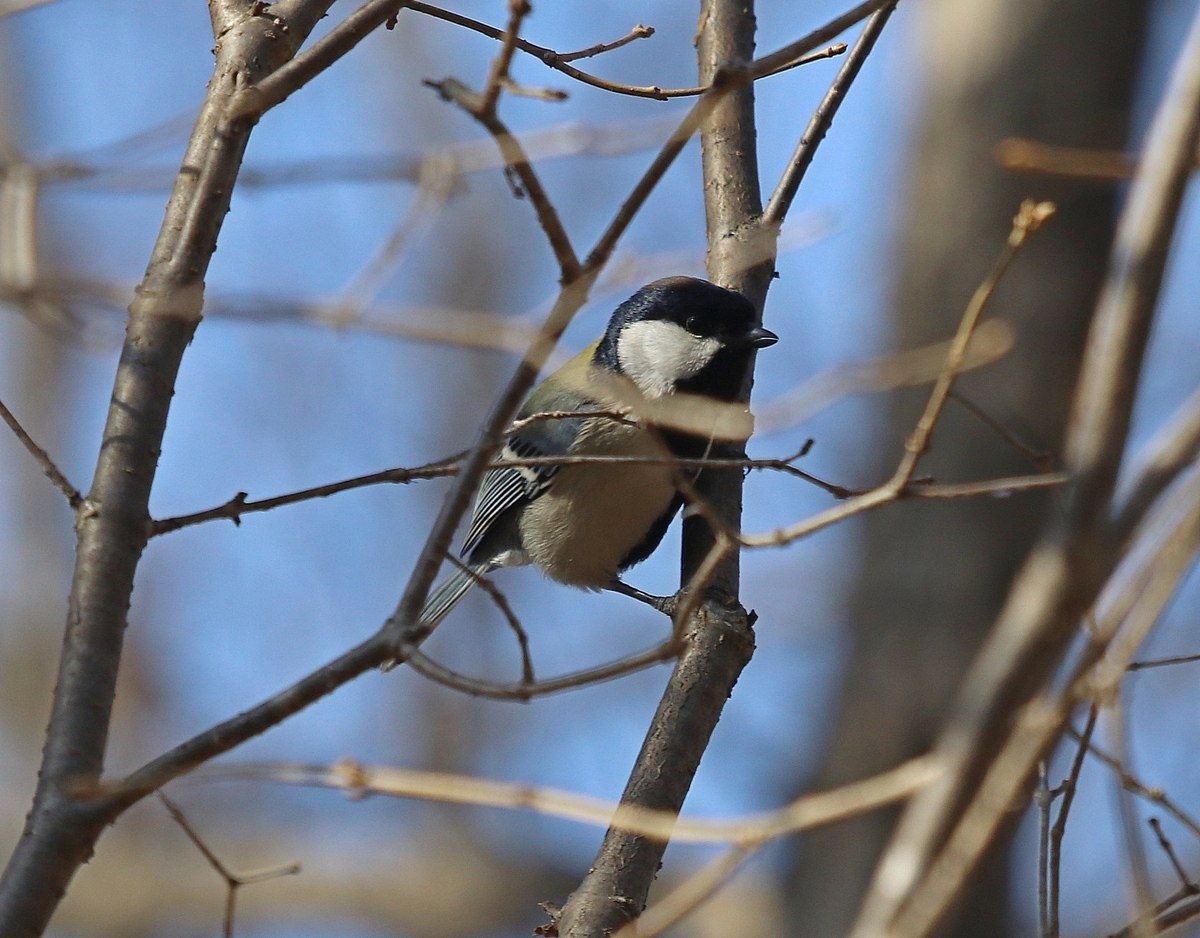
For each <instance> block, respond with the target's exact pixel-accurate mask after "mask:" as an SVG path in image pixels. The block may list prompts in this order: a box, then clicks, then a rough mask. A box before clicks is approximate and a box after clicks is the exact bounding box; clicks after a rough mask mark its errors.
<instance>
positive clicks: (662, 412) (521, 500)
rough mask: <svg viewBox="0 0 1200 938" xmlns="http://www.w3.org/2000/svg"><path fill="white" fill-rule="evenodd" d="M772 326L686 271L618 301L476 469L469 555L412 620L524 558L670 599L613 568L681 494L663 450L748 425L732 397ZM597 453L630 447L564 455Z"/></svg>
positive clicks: (707, 446)
mask: <svg viewBox="0 0 1200 938" xmlns="http://www.w3.org/2000/svg"><path fill="white" fill-rule="evenodd" d="M778 338H779V337H778V336H777V335H775V333H773V332H771V331H769V330H768V329H765V328H763V326H762V325H761V324H760V322H759V318H758V314H757V312H756V310H755V308H754V306H753V304H752V303H751V302H750V301H749V300H748V299H746V297H745V296H743V295H742V294H740V293H737V292H735V291H733V290H728V289H726V288H724V287H720V286H717V285H716V284H713V283H710V282H709V281H707V280H701V279H698V278H694V277H682V276H675V277H667V278H664V279H661V280H656V281H654V282H653V283H650V284H647V285H646V286H644V287H642V288H641V289H640V290H638V291H637V292H636V293H634V294H633V296H631V297H630V298H629V299H627V300H625V302H623V303H621V304H620V305H619V306H618V307H617V308H616V310H615V311H614V312H613V314H612V317H611V318H610V320H609V323H608V326H607V328H606V329H605V332H604V335H603V336H602V337H601V338H600V339H598V340H597V341H595V342H593V343H592V344H591V345H589V346H588V347H587V348H585V349H584V350H583V351H582V352H580V353H579V354H578V355H576V356H575V357H574V358H572V359H571V360H570V361H568V362H567V363H566V364H564V365H563V366H562V367H561V368H559V369H558V370H557V371H555V372H553V373H552V374H551V375H549V376H548V377H547V378H545V379H544V380H543V381H542V382H541V384H539V385H538V386H537V387H536V388H535V389H534V390H533V392H532V393H531V394H530V395H529V397H528V399H527V400H526V401H525V403H524V404H523V405H522V406H521V408H520V410H519V411H518V412H517V424H516V425H517V426H518V429H517V430H516V432H514V433H512V434H511V435H510V436H509V437H508V439H507V441H506V442H505V444H504V445H503V447H502V448H501V450H500V452H499V454H498V456H497V459H496V460H495V461H494V462H493V464H492V466H491V467H490V468H489V469H488V470H487V471H486V472H485V474H484V476H483V478H482V480H481V482H480V486H479V490H478V492H477V494H476V496H475V502H474V507H473V509H472V514H471V521H470V524H469V526H468V530H467V534H466V538H465V540H464V543H463V547H462V553H461V556H462V558H463V559H462V561H461V562H460V563H458V564H457V567H458V569H457V570H455V571H454V572H453V573H452V574H450V576H449V577H448V578H447V579H446V580H445V581H444V582H443V583H442V584H441V585H440V586H438V587H437V588H436V589H434V590H433V591H432V592H431V593H430V595H429V597H428V599H427V600H426V602H425V605H424V608H423V609H422V612H421V615H420V619H419V621H420V623H421V624H422V625H423V626H424V627H425V628H426V629H429V628H433V627H434V626H436V625H437V624H438V623H439V622H440V621H441V620H442V619H443V618H444V617H445V616H446V615H447V614H448V613H449V612H450V610H451V609H452V608H453V607H454V606H455V604H456V603H457V602H458V601H459V600H460V599H461V598H462V597H463V596H464V595H465V594H466V593H467V591H468V590H469V589H470V588H471V587H472V586H473V585H474V584H475V583H476V582H477V581H478V580H479V579H480V578H481V577H483V576H486V575H487V574H489V573H491V572H492V571H494V570H496V569H498V568H501V567H514V566H525V565H529V564H532V565H533V566H535V567H537V568H539V569H540V570H541V571H542V572H543V573H545V574H546V575H547V576H548V577H550V578H551V579H552V580H556V581H558V582H560V583H565V584H568V585H570V586H575V587H581V588H583V589H587V590H605V589H607V590H614V591H616V592H619V593H624V594H626V595H629V596H632V597H634V598H636V599H640V600H642V601H644V602H648V603H650V604H651V605H654V606H656V608H659V609H664V608H665V607H664V606H663V603H665V602H666V598H664V597H655V596H651V595H649V594H647V593H644V592H642V591H641V590H638V589H636V588H634V587H631V586H629V585H628V584H626V583H624V582H623V581H622V580H621V579H620V574H621V573H622V572H623V571H624V570H626V569H627V568H628V567H631V566H633V565H634V564H636V563H639V562H640V561H642V560H645V559H646V558H647V557H648V556H649V555H650V554H651V553H652V552H653V551H654V550H655V548H657V547H658V545H659V543H660V542H661V541H662V539H663V536H664V535H665V534H666V531H667V528H668V527H669V526H670V523H671V521H672V519H673V518H674V517H675V515H676V514H677V513H678V511H679V509H680V508H681V507H682V506H683V503H684V496H683V494H682V493H681V491H680V488H681V485H680V481H679V478H680V477H679V468H678V467H677V466H675V465H673V464H672V458H671V457H674V458H685V459H696V458H701V457H704V456H706V455H708V454H710V453H711V451H712V447H713V445H714V440H716V439H721V438H723V439H725V440H727V441H728V440H734V441H736V442H738V443H739V444H742V443H744V442H745V440H746V439H748V438H749V436H750V429H749V419H750V418H749V414H748V413H747V411H746V408H745V405H744V404H742V403H739V402H738V400H737V399H738V397H739V395H740V392H741V389H742V385H743V382H744V379H745V375H746V372H747V369H748V367H749V361H750V356H751V354H752V353H753V352H754V351H755V350H757V349H763V348H766V347H768V346H771V345H774V344H775V343H776V342H777V341H778ZM539 415H547V417H546V419H539ZM530 418H532V419H530ZM605 456H618V457H627V458H628V459H627V460H626V461H620V460H615V461H611V462H607V463H605V462H601V461H593V462H582V461H580V462H574V463H572V462H571V458H572V457H605ZM556 459H561V460H563V461H562V462H561V463H555V462H554V460H556ZM530 460H544V461H541V462H538V463H536V464H531V463H530V462H529V461H530ZM632 460H640V461H632ZM507 463H513V464H512V465H507Z"/></svg>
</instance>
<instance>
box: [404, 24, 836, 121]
mask: <svg viewBox="0 0 1200 938" xmlns="http://www.w3.org/2000/svg"><path fill="white" fill-rule="evenodd" d="M405 7H407V8H408V9H410V10H412V11H413V12H414V13H424V14H425V15H426V16H431V17H434V18H435V19H440V20H444V21H445V22H447V23H453V24H454V25H456V26H462V27H464V28H466V29H470V30H473V31H475V32H477V33H479V34H481V35H484V36H487V37H488V38H490V39H496V40H501V39H503V37H504V30H501V29H497V28H496V27H495V26H489V25H488V24H487V23H481V22H480V21H479V20H474V19H471V18H470V17H469V16H463V15H462V14H461V13H455V12H453V11H451V10H445V9H442V8H441V7H437V6H434V5H432V4H429V3H420V2H416V0H414V2H412V3H406V4H405ZM854 22H857V20H853V21H851V22H850V23H848V24H847V26H850V25H853V23H854ZM843 28H846V27H843ZM642 29H644V30H646V32H645V33H643V34H640V35H634V33H636V32H637V29H635V30H634V31H633V33H631V34H630V35H629V36H626V37H624V38H623V39H619V40H617V41H616V42H613V43H609V44H607V48H605V47H604V46H603V44H602V45H600V46H593V47H592V49H597V50H599V51H602V52H607V51H610V50H611V49H615V48H618V47H619V46H622V45H625V44H627V43H628V42H631V41H633V39H641V38H646V37H648V36H651V35H653V34H654V30H653V29H649V27H642ZM839 32H840V30H839ZM833 35H836V33H834V34H833ZM515 44H516V47H517V48H518V49H520V50H521V51H522V52H526V53H528V54H529V55H532V56H533V57H534V58H536V59H539V60H540V61H541V62H542V63H543V64H545V65H547V66H549V67H550V68H552V69H555V70H556V71H559V72H562V73H563V74H564V75H566V76H567V77H568V78H573V79H575V80H576V81H578V82H582V83H583V84H585V85H591V86H592V87H593V88H599V89H600V90H601V91H611V92H613V93H614V94H623V95H629V96H630V97H635V98H653V99H655V100H657V101H666V100H668V99H670V98H694V97H698V96H700V95H702V94H704V93H705V92H707V91H709V90H710V89H711V87H712V86H711V85H697V86H695V87H691V88H661V87H659V86H658V85H626V84H622V83H621V82H616V81H609V80H608V79H606V78H601V77H600V76H599V75H593V74H591V73H589V72H585V71H583V70H581V69H578V68H575V67H574V66H572V65H570V64H568V63H569V62H571V61H573V60H575V59H579V58H583V57H584V55H585V53H587V54H590V55H595V54H597V53H596V52H592V51H590V50H588V49H584V50H583V51H582V52H568V53H565V54H563V53H558V52H555V51H554V50H553V49H547V48H546V47H545V46H539V45H537V44H536V43H533V42H529V41H528V40H525V39H520V38H518V39H517V40H516V43H515ZM817 44H819V43H817ZM845 51H846V46H845V44H844V43H839V44H838V45H836V46H831V47H829V48H827V49H823V50H821V51H819V52H812V51H807V54H806V53H800V54H797V55H796V56H795V57H794V58H793V59H791V60H790V61H786V62H784V63H782V64H780V65H777V66H776V67H775V68H774V69H773V70H772V71H771V72H768V73H764V75H763V76H762V77H766V75H767V74H771V75H777V74H779V73H780V72H785V71H787V70H788V69H792V68H796V67H797V66H799V65H806V64H808V63H810V62H816V61H818V60H820V59H827V58H830V57H831V56H835V55H840V54H841V53H842V52H845Z"/></svg>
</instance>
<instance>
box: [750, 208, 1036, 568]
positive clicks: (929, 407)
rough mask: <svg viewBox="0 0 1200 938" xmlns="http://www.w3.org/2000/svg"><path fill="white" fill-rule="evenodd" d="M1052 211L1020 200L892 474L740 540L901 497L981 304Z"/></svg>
mask: <svg viewBox="0 0 1200 938" xmlns="http://www.w3.org/2000/svg"><path fill="white" fill-rule="evenodd" d="M1053 210H1054V207H1053V206H1052V205H1051V204H1050V203H1047V202H1041V203H1034V202H1032V201H1027V202H1025V203H1023V204H1022V205H1021V208H1020V210H1019V211H1018V213H1017V216H1016V217H1015V218H1014V219H1013V227H1012V231H1011V233H1010V234H1009V240H1008V244H1007V245H1006V247H1005V249H1004V251H1003V252H1002V253H1001V255H1000V257H999V259H998V260H997V262H996V265H995V267H994V268H993V269H992V271H991V273H989V274H988V276H987V277H986V278H985V279H984V281H983V283H981V284H980V285H979V288H978V289H977V290H976V291H975V294H974V296H972V297H971V301H970V303H968V304H967V308H966V310H965V311H964V312H963V316H962V319H961V321H960V322H959V326H958V331H957V332H956V334H955V336H954V339H953V341H952V342H951V343H950V347H949V349H948V351H947V353H946V360H945V363H944V365H943V367H942V371H941V373H940V374H939V375H938V379H937V381H936V383H935V384H934V387H933V390H932V391H931V392H930V395H929V400H928V402H927V403H926V405H925V410H924V412H923V413H922V414H921V416H920V418H919V419H918V421H917V424H916V427H915V428H914V429H913V432H912V433H911V434H910V435H909V437H908V439H907V440H906V441H905V444H904V454H903V455H902V456H901V458H900V461H899V462H898V464H897V466H896V469H895V471H894V472H893V473H892V477H891V478H890V479H888V481H887V482H885V483H883V484H882V485H880V486H879V487H878V488H875V489H872V490H871V491H869V492H866V493H864V494H862V495H859V496H857V497H855V498H851V499H848V500H847V501H845V502H842V503H841V504H840V505H835V506H834V507H832V508H829V509H827V510H826V511H823V512H821V513H819V514H817V515H814V516H813V517H811V518H807V519H805V520H804V521H799V522H796V523H795V524H792V525H789V526H787V527H783V528H777V529H776V530H774V531H768V532H766V533H763V534H747V535H743V536H742V538H741V541H742V544H743V545H745V546H747V547H763V546H770V545H782V544H788V543H791V542H792V541H795V540H798V539H800V538H802V537H807V536H809V535H811V534H814V533H816V532H817V531H820V530H822V529H824V528H827V527H829V526H830V525H832V524H835V523H837V522H840V521H842V520H844V519H845V518H848V517H850V516H851V515H855V514H859V513H861V512H863V511H868V510H871V509H874V508H878V507H880V506H881V505H885V504H888V503H890V502H893V501H895V500H896V499H897V498H899V497H900V494H901V493H902V492H904V491H905V490H906V489H907V488H908V486H909V484H910V483H911V482H912V479H913V474H914V473H915V472H916V468H917V464H918V462H919V461H920V459H921V456H922V455H923V454H924V452H925V450H926V449H927V448H928V446H929V440H930V438H931V437H932V435H933V430H934V427H935V426H936V425H937V421H938V418H939V417H940V416H941V413H942V410H943V408H944V407H945V406H946V401H947V400H948V398H949V396H950V392H951V391H952V390H953V389H954V382H955V380H956V379H957V377H958V374H959V372H960V371H961V369H962V366H963V362H964V360H965V358H966V354H967V349H968V348H969V346H970V341H971V336H972V334H973V333H974V331H975V328H976V326H977V325H978V323H979V319H980V317H981V316H982V315H983V311H984V309H985V308H986V307H987V304H988V302H989V300H990V299H991V297H992V294H993V293H994V292H995V290H996V287H997V286H998V285H999V283H1000V280H1001V278H1003V276H1004V274H1005V272H1006V271H1007V270H1008V268H1009V266H1010V265H1011V264H1012V262H1013V261H1014V260H1015V259H1016V256H1017V254H1018V253H1019V251H1020V249H1021V248H1022V247H1023V246H1024V244H1025V242H1026V239H1027V238H1028V237H1029V236H1030V235H1031V234H1032V233H1034V232H1035V231H1037V229H1038V228H1039V227H1040V226H1041V225H1042V224H1044V223H1045V221H1046V219H1047V218H1049V217H1050V215H1051V214H1052V212H1053Z"/></svg>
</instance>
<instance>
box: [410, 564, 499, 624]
mask: <svg viewBox="0 0 1200 938" xmlns="http://www.w3.org/2000/svg"><path fill="white" fill-rule="evenodd" d="M491 570H492V565H491V564H490V563H473V564H468V565H466V566H464V567H459V568H458V569H457V570H455V571H454V573H452V574H451V575H450V576H449V577H447V578H446V579H445V580H444V581H443V582H442V583H441V584H440V585H439V586H437V587H436V588H435V589H434V590H433V592H432V593H430V594H429V598H428V599H427V600H425V608H424V609H422V610H421V619H420V621H421V623H422V624H423V625H424V626H425V627H426V628H433V626H435V625H437V624H438V623H439V622H441V621H442V619H444V618H446V616H447V615H449V613H450V610H451V609H453V608H454V607H455V605H457V603H458V601H459V600H460V599H462V598H463V597H464V596H465V595H466V594H467V591H468V590H469V589H470V588H471V587H472V586H474V585H475V581H476V580H477V579H479V578H480V577H481V576H483V575H484V574H485V573H489V572H490V571H491Z"/></svg>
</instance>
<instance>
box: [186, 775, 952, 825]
mask: <svg viewBox="0 0 1200 938" xmlns="http://www.w3.org/2000/svg"><path fill="white" fill-rule="evenodd" d="M937 775H938V768H937V766H936V764H935V763H933V762H932V761H931V760H930V759H928V758H927V757H922V758H917V759H910V760H909V761H908V762H904V763H902V764H901V765H898V766H896V767H895V768H892V769H889V770H887V771H885V772H880V773H879V774H878V775H873V776H870V777H868V778H865V779H860V780H858V781H854V782H850V783H848V784H846V785H841V786H839V787H837V788H832V789H829V790H827V791H820V792H813V793H812V794H808V795H802V796H800V797H799V798H797V799H795V800H794V801H792V802H790V803H788V804H786V805H784V806H783V807H781V808H777V809H775V810H771V811H763V812H760V813H757V814H750V815H745V816H742V817H733V818H688V817H682V818H681V817H678V816H676V815H675V814H673V813H671V812H667V811H659V810H655V809H653V808H645V807H638V806H635V805H614V804H612V802H610V801H605V800H603V799H600V798H594V797H591V796H588V795H579V794H575V793H574V792H570V791H563V790H562V789H556V788H547V787H542V786H537V785H527V784H524V783H519V782H496V781H491V780H488V779H483V778H476V777H473V776H469V775H456V774H453V773H450V772H424V771H418V770H415V769H402V768H392V767H386V766H364V765H362V764H361V763H359V762H357V761H356V760H353V759H342V760H339V761H338V762H337V763H335V764H333V765H320V764H316V765H306V764H302V763H262V764H249V765H223V766H214V767H211V768H208V769H206V770H205V771H204V772H203V773H202V774H198V776H197V778H198V779H206V780H207V779H213V780H216V779H221V780H226V779H263V780H267V781H272V782H277V783H280V784H285V785H303V786H310V787H318V788H332V789H337V790H340V791H345V792H347V793H348V794H350V795H351V796H352V797H358V798H361V797H363V796H364V795H386V796H389V797H394V798H417V799H421V800H424V801H436V802H441V803H444V804H464V805H475V806H481V807H495V808H511V809H522V810H532V811H536V812H537V813H539V814H544V815H547V816H550V817H558V818H563V819H565V820H568V821H577V822H579V823H581V824H594V825H597V826H605V825H608V824H613V825H615V826H617V827H620V828H621V829H622V830H628V831H631V832H636V833H639V834H641V835H644V836H646V837H651V838H654V839H656V840H666V839H667V838H670V837H674V838H675V839H677V840H678V841H680V842H681V843H692V844H733V845H741V846H757V845H759V844H761V843H762V842H764V841H766V840H770V839H774V838H777V837H782V836H785V835H787V834H795V833H798V832H800V831H805V830H811V829H812V828H814V827H820V826H822V825H825V824H832V823H835V822H837V821H840V820H844V819H845V818H848V817H857V816H858V815H860V814H865V813H867V812H869V811H874V810H876V809H878V808H881V807H885V806H887V805H889V804H895V803H896V802H897V801H902V800H904V799H905V798H908V797H909V796H911V795H912V794H913V793H914V792H916V791H919V790H921V789H922V788H924V787H925V786H927V785H929V783H930V782H931V780H932V779H934V778H936V777H937Z"/></svg>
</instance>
